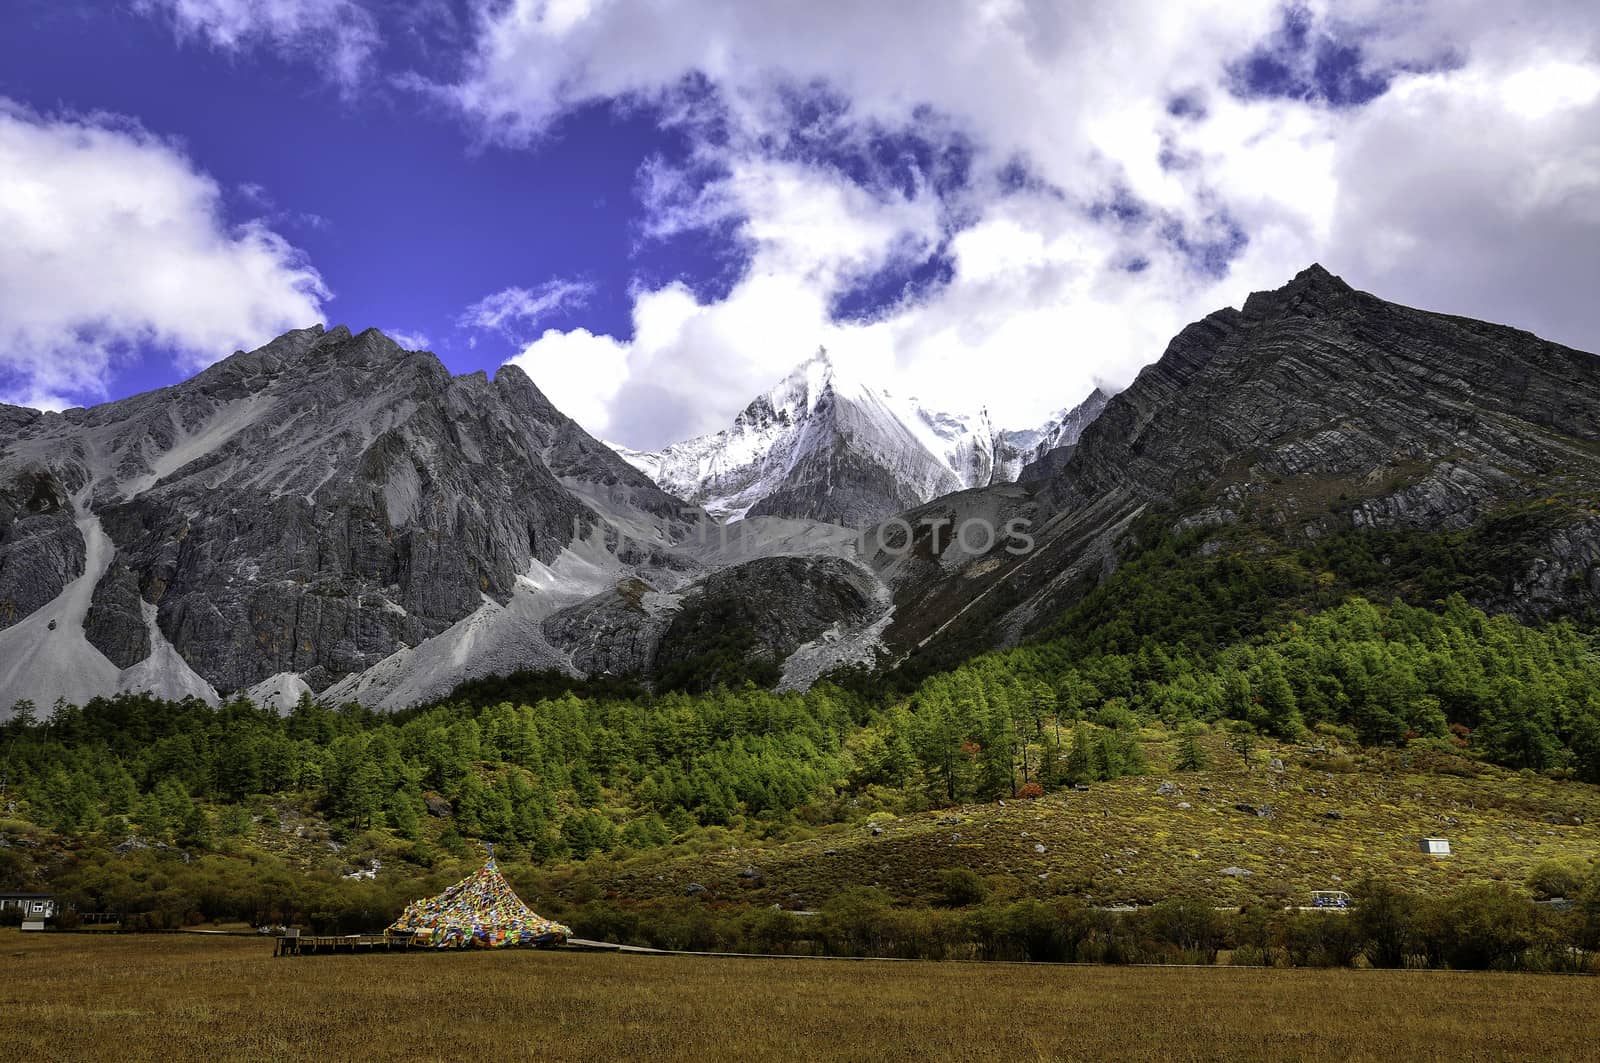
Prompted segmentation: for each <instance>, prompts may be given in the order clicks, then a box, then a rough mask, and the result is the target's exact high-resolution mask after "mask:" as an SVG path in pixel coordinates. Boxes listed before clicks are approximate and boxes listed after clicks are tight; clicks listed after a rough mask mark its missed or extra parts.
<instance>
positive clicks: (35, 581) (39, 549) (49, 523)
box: [0, 407, 84, 629]
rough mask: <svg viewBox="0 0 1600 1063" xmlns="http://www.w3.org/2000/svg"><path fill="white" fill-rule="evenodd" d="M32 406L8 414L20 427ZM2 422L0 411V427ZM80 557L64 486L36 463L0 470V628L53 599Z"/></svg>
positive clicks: (79, 567) (75, 570) (77, 569)
mask: <svg viewBox="0 0 1600 1063" xmlns="http://www.w3.org/2000/svg"><path fill="white" fill-rule="evenodd" d="M7 411H14V408H13V407H0V414H5V413H6V412H7ZM31 412H32V411H31V410H30V411H14V412H13V413H12V415H11V417H10V418H9V420H10V421H11V422H12V423H17V422H20V425H21V427H24V428H25V427H26V425H28V424H31V423H33V421H34V419H32V418H22V417H19V416H17V415H18V414H20V413H31ZM7 422H8V418H7V417H5V416H0V430H3V429H4V427H5V425H6V424H7ZM0 439H3V437H0ZM0 445H3V443H0ZM3 454H4V452H3V451H0V462H3V461H4V457H3ZM83 562H84V542H83V535H82V533H81V532H79V531H78V526H77V523H76V521H75V520H74V518H73V511H72V503H71V501H70V500H69V497H68V491H67V489H66V487H65V486H64V485H63V484H62V483H61V482H60V481H59V480H57V479H56V477H55V476H53V475H52V474H51V473H50V472H49V471H48V470H46V469H44V468H42V467H39V466H36V465H23V466H21V467H20V468H18V469H16V471H15V472H13V473H12V474H11V475H9V476H3V475H0V629H4V628H7V627H10V626H11V625H12V624H14V623H16V622H17V621H19V620H21V619H22V618H23V617H25V616H27V615H28V614H29V613H32V612H33V611H34V610H35V609H38V608H40V607H41V606H43V605H46V604H47V603H49V602H50V601H51V600H52V599H54V598H55V597H56V595H58V594H60V593H61V590H62V588H63V587H65V586H66V585H67V582H68V581H69V580H70V579H71V578H72V576H73V575H74V574H76V573H78V572H80V571H82V570H83Z"/></svg>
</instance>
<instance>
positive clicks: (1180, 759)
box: [0, 518, 1600, 935]
mask: <svg viewBox="0 0 1600 1063" xmlns="http://www.w3.org/2000/svg"><path fill="white" fill-rule="evenodd" d="M1518 519H1520V518H1518ZM1485 534H1487V533H1485ZM1491 538H1494V537H1493V536H1491ZM1507 539H1508V537H1507V536H1504V535H1502V536H1499V537H1498V538H1497V539H1496V540H1495V541H1497V542H1502V543H1503V541H1505V540H1507ZM1509 539H1511V540H1514V539H1515V536H1509ZM1498 548H1499V547H1491V546H1489V545H1485V542H1484V541H1482V536H1481V535H1480V536H1479V538H1477V539H1474V538H1473V537H1472V534H1470V533H1462V534H1461V535H1458V536H1451V535H1434V536H1413V537H1410V538H1403V539H1396V538H1395V537H1394V536H1392V535H1375V534H1362V533H1354V532H1353V533H1349V534H1346V535H1342V536H1338V537H1335V538H1333V539H1331V540H1325V541H1322V542H1320V543H1317V544H1314V545H1312V546H1309V547H1300V548H1294V549H1291V548H1288V547H1285V546H1282V545H1275V544H1272V543H1271V542H1270V541H1266V542H1264V541H1262V540H1261V539H1259V538H1257V539H1252V538H1251V537H1250V536H1249V535H1248V534H1247V533H1244V532H1241V531H1235V532H1233V533H1230V534H1228V535H1223V534H1221V533H1210V534H1208V533H1206V532H1204V531H1194V532H1189V533H1185V534H1181V535H1178V536H1176V537H1166V538H1159V539H1156V540H1154V541H1153V542H1152V543H1151V544H1150V545H1149V546H1148V547H1146V548H1145V549H1143V550H1141V551H1136V552H1134V553H1133V554H1131V555H1130V556H1129V557H1128V558H1127V559H1126V560H1125V562H1124V563H1123V564H1122V565H1121V567H1119V569H1118V570H1117V571H1116V573H1115V574H1114V575H1112V576H1111V577H1110V578H1109V579H1108V580H1107V581H1106V582H1105V583H1104V584H1103V585H1102V586H1100V587H1099V588H1097V589H1095V590H1094V591H1092V592H1091V593H1089V594H1088V595H1087V596H1086V597H1085V598H1084V599H1083V601H1082V602H1080V604H1079V605H1078V606H1076V607H1075V608H1074V609H1073V610H1071V611H1070V612H1069V613H1067V614H1066V615H1065V616H1063V618H1062V620H1061V621H1060V623H1059V624H1058V625H1057V626H1056V627H1055V628H1054V629H1053V630H1052V631H1051V632H1050V634H1049V636H1048V637H1047V638H1045V639H1043V640H1041V641H1039V642H1037V643H1034V644H1030V645H1027V646H1024V647H1020V648H1016V649H1011V650H1005V651H996V652H991V653H988V654H984V655H981V656H979V657H977V658H974V659H973V660H971V661H969V662H966V663H964V664H962V665H960V666H958V667H956V668H954V669H953V670H950V671H946V672H940V673H936V674H932V675H928V676H925V677H923V678H921V679H914V678H911V677H910V676H909V675H907V674H905V673H900V674H889V675H883V674H863V673H855V674H842V675H839V676H837V677H835V682H833V683H824V684H821V685H819V686H818V687H816V688H814V689H813V690H812V691H810V692H808V693H805V694H798V693H783V694H780V693H773V692H769V691H765V690H761V689H757V688H755V687H753V686H746V687H744V688H742V689H737V690H729V689H726V688H718V689H715V690H712V691H710V692H707V693H701V694H688V693H681V692H665V693H659V694H649V693H647V692H644V691H641V690H637V689H633V688H630V687H627V686H621V685H609V686H594V687H585V686H583V685H574V684H573V683H572V682H571V681H567V680H562V679H559V678H557V677H552V676H539V675H520V676H512V677H507V678H504V679H499V680H489V681H483V682H480V683H476V684H471V685H469V686H468V687H465V688H463V689H462V690H461V691H459V692H458V693H457V695H456V696H455V697H454V698H452V699H450V700H448V701H446V702H444V703H442V704H439V705H435V706H431V707H427V708H423V709H417V710H411V711H407V712H404V713H399V714H393V715H388V714H378V713H373V712H370V711H367V710H365V709H362V708H361V707H359V706H355V705H346V706H339V707H332V706H324V705H319V704H316V703H315V702H313V701H312V700H310V699H305V700H302V702H301V703H300V704H299V705H297V706H296V707H295V708H294V709H293V710H292V711H290V712H289V713H287V714H286V715H283V716H279V715H277V714H275V713H272V712H268V711H263V710H261V709H258V708H256V707H254V706H252V705H250V704H248V703H246V702H242V701H236V702H232V703H229V704H225V705H223V706H222V707H220V708H217V709H212V708H209V707H207V706H205V705H203V704H201V703H199V702H194V701H189V702H181V703H173V702H163V701H159V700H156V699H151V698H145V697H138V696H122V697H118V698H114V699H98V700H94V701H91V702H89V703H88V704H86V705H84V706H81V707H80V706H69V705H58V706H56V707H55V709H54V711H53V712H52V713H51V714H50V715H49V716H48V718H47V719H40V718H39V716H38V714H37V711H36V710H35V709H34V708H33V707H31V706H27V705H23V706H19V709H20V710H21V711H19V712H18V713H17V714H16V716H15V717H14V718H13V719H12V720H11V721H10V722H8V723H7V724H5V725H4V726H3V727H0V766H3V771H4V774H5V781H6V794H5V802H6V803H5V805H4V808H5V815H6V816H7V817H9V818H8V819H5V820H0V836H3V838H4V839H5V841H6V845H5V846H4V847H0V880H3V881H0V885H7V886H34V887H37V886H41V885H45V884H49V885H54V886H56V887H57V888H61V889H63V890H65V891H66V892H67V893H68V895H69V896H70V897H71V898H73V899H74V900H76V901H77V902H78V903H79V905H80V906H81V907H84V908H86V909H114V910H117V911H121V912H127V913H146V917H147V918H148V919H149V920H151V921H154V922H157V923H171V922H175V921H178V922H181V921H183V920H185V919H192V918H250V919H253V920H258V921H266V920H286V919H309V920H312V921H314V922H321V923H324V924H330V925H331V924H334V923H337V924H340V925H350V924H353V923H362V924H364V925H374V924H377V923H380V922H382V921H385V920H386V919H387V917H388V915H389V914H391V913H392V912H393V911H394V910H396V909H397V908H398V906H399V904H400V903H401V902H403V901H404V900H405V899H407V897H408V896H410V895H414V894H416V893H417V892H418V891H420V890H423V889H427V888H432V887H434V886H436V885H441V884H443V881H444V880H446V879H448V877H449V876H450V875H454V874H457V873H458V872H459V871H460V870H461V869H462V867H463V866H464V864H465V863H468V862H470V861H471V860H472V859H474V858H475V854H477V853H479V852H481V849H480V848H479V846H478V845H477V844H476V843H477V842H480V841H485V842H494V843H495V844H496V845H497V851H498V852H499V854H500V855H501V857H502V860H503V862H506V863H508V864H509V865H510V866H511V867H513V868H517V869H520V871H519V873H520V874H521V875H522V878H521V879H520V881H521V882H522V883H524V888H525V889H528V890H529V893H530V896H531V897H533V898H535V899H536V900H538V901H539V902H540V903H542V904H544V905H545V906H546V907H550V908H551V909H552V913H553V914H557V915H560V914H563V912H573V913H577V915H576V916H575V917H582V916H584V913H589V914H590V915H591V916H592V917H593V918H594V919H596V920H598V921H600V922H604V921H605V920H607V919H613V918H614V917H615V915H616V913H617V912H618V911H621V912H623V913H624V914H626V912H627V910H629V909H630V908H631V909H642V907H644V906H652V905H656V906H659V905H662V904H666V903H668V902H669V901H670V903H671V904H672V905H675V906H677V907H678V908H682V907H683V906H684V905H685V904H690V903H692V904H693V905H698V906H699V910H701V911H702V912H706V911H710V912H722V913H723V915H726V910H728V909H737V910H738V911H741V912H749V911H753V910H755V908H756V906H759V907H761V908H765V907H767V906H770V905H773V904H776V905H778V906H780V907H781V908H785V909H807V908H809V907H811V906H814V905H826V904H828V903H833V902H835V901H837V899H838V898H839V897H841V896H843V895H845V894H848V893H849V891H850V890H852V889H857V888H863V887H865V888H874V889H877V890H880V891H881V893H880V894H878V895H876V896H875V897H874V898H869V900H871V903H873V904H880V905H884V904H887V905H898V906H901V907H913V908H923V907H926V906H929V905H947V906H948V902H949V898H948V896H947V894H948V893H949V892H950V890H956V891H957V892H960V887H956V886H949V887H948V888H947V885H948V884H941V883H943V882H944V879H945V878H948V877H950V875H947V873H952V874H955V875H957V876H960V875H962V874H966V875H968V876H970V878H967V879H963V881H966V882H967V887H966V892H967V894H970V895H971V897H972V898H976V899H977V900H980V901H983V902H986V903H993V904H1000V903H1006V904H1010V903H1013V902H1019V903H1020V902H1023V901H1027V900H1030V899H1037V900H1042V899H1054V898H1071V899H1073V900H1075V901H1077V902H1083V903H1092V904H1101V905H1123V904H1135V905H1148V904H1153V903H1157V902H1161V901H1164V900H1169V899H1173V898H1189V899H1195V900H1203V901H1208V902H1211V903H1216V904H1251V903H1264V904H1267V905H1271V906H1277V907H1282V906H1283V905H1286V904H1287V905H1292V904H1297V903H1303V902H1304V900H1305V898H1306V896H1307V895H1308V893H1309V891H1310V890H1312V889H1327V888H1339V886H1340V884H1341V883H1345V884H1349V883H1353V882H1355V881H1356V880H1357V879H1366V878H1372V877H1374V876H1376V877H1377V878H1381V879H1384V880H1388V881H1390V882H1392V883H1396V884H1400V885H1403V886H1404V887H1405V888H1406V889H1407V890H1409V891H1413V892H1416V893H1418V894H1421V895H1438V894H1444V893H1448V892H1450V891H1452V890H1456V889H1459V888H1462V887H1466V886H1472V885H1475V884H1482V883H1486V882H1487V883H1493V882H1499V883H1506V884H1510V885H1511V886H1514V887H1516V888H1517V889H1518V890H1520V891H1526V889H1527V888H1528V885H1527V884H1528V883H1529V881H1530V879H1531V878H1532V877H1533V876H1535V873H1536V871H1538V869H1539V868H1540V867H1541V866H1543V865H1545V864H1547V863H1550V862H1551V861H1554V862H1555V864H1556V865H1558V866H1559V867H1560V868H1561V869H1562V871H1561V874H1562V875H1563V876H1565V877H1564V879H1563V881H1564V883H1565V884H1564V885H1563V887H1562V888H1561V890H1560V891H1559V892H1561V893H1570V894H1573V895H1578V894H1579V893H1581V892H1582V891H1583V890H1584V889H1586V888H1589V889H1594V888H1595V887H1593V886H1592V885H1588V886H1586V882H1587V880H1588V879H1589V878H1590V877H1591V876H1592V874H1593V872H1592V869H1591V867H1590V864H1589V860H1590V859H1591V858H1592V857H1593V855H1594V853H1595V852H1596V851H1597V846H1596V844H1595V840H1596V834H1595V827H1594V824H1595V823H1596V822H1597V821H1600V796H1597V795H1600V791H1597V790H1596V789H1594V788H1593V787H1592V786H1590V785H1586V784H1590V783H1594V782H1596V781H1600V657H1597V656H1596V653H1595V647H1594V644H1593V641H1592V637H1591V636H1590V635H1589V634H1588V633H1587V631H1586V628H1585V626H1583V624H1584V621H1585V619H1586V618H1582V617H1578V618H1572V619H1565V620H1556V621H1550V622H1542V623H1537V624H1529V623H1524V622H1521V621H1519V620H1517V619H1515V618H1513V617H1511V616H1509V615H1500V616H1489V615H1487V614H1485V613H1484V612H1482V611H1481V610H1479V609H1478V608H1476V607H1474V606H1473V605H1471V604H1469V602H1468V599H1467V598H1466V597H1465V595H1468V594H1471V593H1473V580H1475V579H1479V578H1480V576H1476V575H1473V573H1481V572H1482V571H1484V567H1483V566H1485V565H1490V567H1491V568H1492V565H1491V562H1492V557H1493V549H1498ZM1452 558H1455V559H1458V560H1457V561H1452V560H1451V559H1452ZM1460 558H1465V559H1466V560H1465V561H1460V560H1459V559H1460ZM1380 585H1387V586H1388V587H1389V588H1390V589H1391V590H1392V591H1393V592H1394V594H1395V597H1394V598H1393V599H1392V600H1387V601H1380V600H1376V599H1375V598H1374V597H1372V596H1371V594H1372V591H1373V590H1375V589H1377V588H1378V587H1379V586H1380ZM1363 593H1365V594H1367V595H1368V596H1367V597H1363V596H1362V595H1363ZM1430 595H1442V596H1435V597H1430ZM1406 599H1410V600H1411V601H1412V602H1413V603H1414V604H1407V601H1406ZM1163 782H1165V785H1164V786H1158V784H1161V783H1163ZM1082 788H1086V789H1082ZM1158 789H1159V790H1160V791H1161V792H1158ZM997 802H1004V805H1003V807H1002V805H1000V804H998V803H997ZM1425 834H1438V835H1444V836H1448V837H1451V838H1452V840H1453V841H1454V843H1455V845H1456V847H1457V855H1456V856H1454V857H1452V858H1450V859H1449V860H1444V861H1440V860H1435V859H1433V858H1429V857H1425V856H1423V855H1422V854H1420V853H1419V852H1417V839H1418V838H1419V837H1421V836H1422V835H1425ZM374 860H375V861H377V867H376V868H374V865H373V863H372V861H374ZM1224 869H1228V870H1229V873H1228V874H1223V871H1224ZM1547 870H1548V869H1547ZM351 874H363V875H365V876H371V880H370V881H369V880H367V878H366V877H363V878H359V879H352V878H346V877H344V876H347V875H351ZM952 881H954V879H952ZM973 882H976V883H977V885H973V884H972V883H973ZM691 887H694V888H692V889H691ZM686 891H687V893H686ZM1544 892H1546V893H1551V892H1552V891H1550V890H1545V891H1544ZM956 906H957V907H959V906H960V905H956ZM680 914H681V913H680ZM720 917H721V916H719V918H720ZM707 918H709V917H707ZM1575 918H1577V917H1575ZM673 919H674V920H677V919H678V916H677V915H675V916H673ZM669 921H670V920H669ZM680 921H681V920H680ZM692 921H693V920H691V922H692ZM632 925H636V924H632ZM629 926H630V924H629V922H628V919H627V918H622V919H621V921H620V922H616V923H614V929H615V930H616V933H618V934H619V935H625V934H627V933H631V932H634V931H630V930H629Z"/></svg>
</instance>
